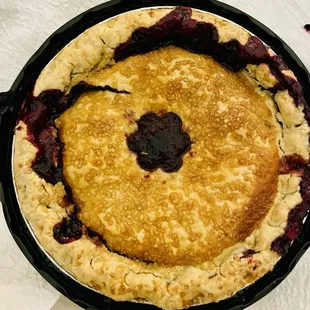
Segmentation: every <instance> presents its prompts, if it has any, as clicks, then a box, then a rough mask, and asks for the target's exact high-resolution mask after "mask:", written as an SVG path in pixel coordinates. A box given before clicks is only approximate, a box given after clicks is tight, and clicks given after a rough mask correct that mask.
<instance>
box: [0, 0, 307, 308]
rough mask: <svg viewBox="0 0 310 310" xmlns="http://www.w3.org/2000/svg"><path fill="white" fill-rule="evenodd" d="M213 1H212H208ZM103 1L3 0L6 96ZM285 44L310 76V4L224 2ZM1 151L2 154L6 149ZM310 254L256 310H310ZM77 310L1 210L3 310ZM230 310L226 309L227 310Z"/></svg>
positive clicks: (1, 77)
mask: <svg viewBox="0 0 310 310" xmlns="http://www.w3.org/2000/svg"><path fill="white" fill-rule="evenodd" d="M206 1H207V0H206ZM102 2H105V1H102V0H82V1H81V0H78V1H76V0H50V1H48V0H27V1H25V0H0V92H1V91H7V90H9V88H10V86H11V85H12V83H13V81H14V79H15V78H16V76H17V75H18V73H19V72H20V70H21V69H22V67H23V66H24V64H25V63H26V62H27V60H28V59H29V58H30V57H31V55H32V54H33V53H34V52H35V51H36V50H37V49H38V48H39V46H40V45H41V44H42V43H43V42H44V41H45V40H46V39H47V37H48V36H49V35H50V34H52V33H53V32H54V31H55V30H57V29H58V28H59V27H60V26H62V25H63V24H64V23H65V22H67V21H68V20H70V19H71V18H73V17H74V16H76V15H77V14H79V13H81V12H83V11H85V10H87V9H89V8H91V7H93V6H95V5H97V4H100V3H102ZM223 2H225V3H228V4H231V5H233V6H235V7H237V8H239V9H241V10H243V11H245V12H246V13H248V14H250V15H252V16H253V17H255V18H256V19H258V20H259V21H261V22H263V23H264V24H265V25H266V26H268V27H269V28H271V29H272V30H273V31H274V32H276V33H277V34H278V35H279V36H280V37H281V38H283V39H284V40H285V41H286V42H287V43H288V44H289V45H290V46H291V47H292V48H293V49H294V51H295V52H296V53H297V55H298V56H299V57H300V58H301V60H302V61H303V62H304V64H305V65H306V67H307V68H308V70H310V33H307V32H306V31H305V30H304V29H303V28H302V26H303V25H305V24H309V23H310V0H224V1H223ZM0 151H1V149H0ZM309 287H310V251H308V252H307V253H306V254H305V255H304V256H303V258H302V259H301V260H300V262H299V263H298V265H297V266H296V267H295V269H294V270H293V271H292V273H291V274H290V275H289V276H288V277H287V278H286V279H285V280H284V281H283V282H282V283H281V284H280V285H279V286H278V287H277V288H276V289H275V290H274V291H272V292H271V293H270V294H268V295H267V296H266V297H265V298H263V299H262V300H260V301H259V302H257V303H256V304H255V305H253V306H251V307H249V308H248V309H250V310H267V309H268V310H269V309H272V310H291V309H294V310H307V309H310V289H309ZM51 309H52V310H77V309H81V308H80V307H78V306H76V305H75V304H73V303H72V302H71V301H69V300H68V299H66V298H65V297H63V296H61V294H60V293H59V292H57V291H56V290H55V289H54V288H53V287H52V286H51V285H49V284H48V283H47V282H46V281H45V280H44V279H43V278H42V277H41V276H40V275H39V274H38V273H37V272H36V271H35V269H34V268H33V267H32V266H31V265H30V264H29V263H28V262H27V260H26V259H25V258H24V256H23V255H22V253H21V251H20V250H19V249H18V247H17V246H16V244H15V242H14V241H13V238H12V237H11V236H10V233H9V231H8V229H7V227H6V224H5V221H4V218H3V212H2V208H0V310H51ZM223 310H224V309H223Z"/></svg>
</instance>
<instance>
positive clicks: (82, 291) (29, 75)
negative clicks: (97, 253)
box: [0, 0, 310, 310]
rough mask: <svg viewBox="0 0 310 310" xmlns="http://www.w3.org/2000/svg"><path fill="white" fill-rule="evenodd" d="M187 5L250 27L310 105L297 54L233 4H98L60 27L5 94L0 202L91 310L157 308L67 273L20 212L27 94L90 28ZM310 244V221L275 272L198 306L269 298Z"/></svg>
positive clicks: (37, 253) (175, 0)
mask: <svg viewBox="0 0 310 310" xmlns="http://www.w3.org/2000/svg"><path fill="white" fill-rule="evenodd" d="M164 5H172V6H177V5H183V6H190V7H193V8H197V9H201V10H204V11H208V12H211V13H214V14H217V15H220V16H222V17H224V18H227V19H229V20H231V21H233V22H236V23H237V24H239V25H241V26H243V27H245V28H246V29H248V30H249V31H251V32H252V33H254V34H255V35H257V36H258V37H259V38H260V39H262V40H263V41H264V42H265V43H266V44H268V45H270V46H271V47H272V48H273V50H274V51H275V52H276V53H277V54H279V55H282V56H283V57H284V59H285V60H286V62H287V64H288V65H289V67H290V68H291V69H292V70H293V71H294V73H295V75H296V76H297V78H298V79H299V81H300V83H301V85H302V86H303V90H304V95H305V99H306V102H307V103H308V104H310V75H309V73H308V71H307V69H306V68H305V66H304V65H303V64H302V62H301V61H300V59H299V58H298V57H297V55H296V54H295V53H294V52H293V51H292V50H291V49H290V47H289V46H288V45H287V44H286V43H284V42H283V41H282V40H281V39H280V38H279V37H278V36H277V35H276V34H275V33H273V32H272V31H271V30H270V29H268V28H267V27H266V26H264V25H263V24H261V23H260V22H258V21H257V20H255V19H254V18H252V17H250V16H249V15H247V14H245V13H243V12H242V11H240V10H238V9H236V8H233V7H231V6H229V5H227V4H224V3H221V2H218V1H216V0H208V1H206V0H159V1H158V0H112V1H110V2H107V3H103V4H101V5H98V6H96V7H94V8H92V9H90V10H88V11H86V12H84V13H82V14H80V15H78V16H77V17H75V18H73V19H72V20H71V21H69V22H68V23H66V24H65V25H64V26H62V27H60V28H59V29H58V30H57V31H56V32H55V33H54V34H52V35H51V36H50V37H49V38H48V39H47V40H46V41H45V43H44V44H43V45H42V46H41V47H40V48H39V49H38V51H37V52H36V53H35V54H34V55H33V56H32V57H31V58H30V60H29V61H28V62H27V64H26V65H25V67H24V68H23V69H22V71H21V72H20V74H19V75H18V77H17V78H16V80H15V82H14V83H13V85H12V87H11V89H10V90H9V91H8V92H6V93H0V143H1V152H0V200H1V202H2V204H3V210H4V215H5V219H6V222H7V225H8V227H9V229H10V232H11V234H12V236H13V238H14V239H15V241H16V243H17V245H18V246H19V248H20V249H21V251H22V252H23V253H24V255H25V256H26V257H27V259H28V260H29V262H30V263H31V264H32V265H33V266H34V267H35V268H36V270H37V271H38V272H39V273H40V274H41V275H42V276H43V277H44V278H45V279H46V280H47V281H48V282H49V283H50V284H51V285H53V286H54V287H55V288H56V289H57V290H58V291H59V292H61V293H62V294H64V295H65V296H67V297H68V298H70V299H71V300H72V301H74V302H75V303H77V304H78V305H80V306H82V307H84V308H85V309H94V310H95V309H107V310H115V309H132V308H133V307H134V308H135V309H137V310H139V309H141V310H142V309H143V310H146V309H157V308H156V307H154V306H150V305H145V304H133V303H130V302H116V301H114V300H112V299H110V298H108V297H105V296H103V295H101V294H100V293H97V292H95V291H93V290H91V289H89V288H87V287H85V286H83V285H81V284H80V283H78V282H76V281H75V280H73V279H72V278H71V277H69V276H68V275H66V274H64V273H63V272H62V271H61V270H60V269H59V268H57V267H56V266H55V264H54V263H52V262H51V260H50V259H49V258H48V256H47V255H46V254H45V253H44V252H43V251H42V250H41V248H40V247H39V245H38V244H37V242H36V241H35V239H34V237H33V236H32V234H31V233H30V231H29V229H28V227H27V225H26V223H25V221H24V219H23V217H22V215H21V213H20V209H19V205H18V202H17V199H16V195H15V191H14V185H13V177H12V172H11V171H12V170H11V154H12V141H13V128H14V126H15V121H16V116H17V112H18V110H19V108H20V106H21V104H22V101H23V99H24V98H25V95H26V93H28V92H30V91H32V89H33V86H34V83H35V81H36V78H37V77H38V75H39V73H40V72H41V71H42V70H43V68H44V67H45V66H46V65H47V64H48V62H49V61H50V60H51V59H52V58H53V57H54V56H55V55H56V54H57V52H58V51H60V50H61V49H62V48H63V47H64V46H65V45H66V44H68V43H69V42H70V41H71V40H73V39H74V38H75V37H77V36H78V35H79V34H80V33H82V32H83V31H84V30H86V29H87V28H89V27H91V26H93V25H95V24H97V23H98V22H101V21H103V20H106V19H108V18H110V17H113V16H116V15H118V14H121V13H124V12H127V11H130V10H133V9H139V8H142V7H150V6H164ZM309 246H310V217H308V218H307V220H306V221H305V224H304V226H303V230H302V232H301V234H300V235H299V236H298V238H297V239H296V240H295V241H294V243H293V244H292V246H291V247H290V249H289V252H288V253H287V254H286V255H285V256H283V257H282V258H281V260H280V261H279V262H278V263H277V265H276V266H275V268H274V269H273V270H272V271H271V272H269V273H268V274H266V275H265V276H264V277H262V278H261V279H259V280H258V281H257V282H255V283H254V284H252V285H250V286H248V287H246V288H245V289H243V290H241V291H239V292H238V293H237V294H236V295H234V296H233V297H231V298H228V299H225V300H223V301H220V302H218V303H212V304H207V305H202V306H197V307H195V308H194V309H197V310H198V309H201V310H211V309H212V310H224V309H226V310H228V309H229V310H241V309H244V308H246V307H248V306H249V305H251V304H253V303H254V302H256V301H257V300H259V299H261V298H262V297H264V296H265V295H266V294H267V293H269V292H270V291H271V290H272V289H273V288H275V287H276V286H277V285H278V284H279V283H280V282H282V280H283V279H284V278H285V277H286V276H287V275H288V274H289V273H290V271H291V270H292V269H293V267H294V266H295V265H296V263H297V262H298V260H299V259H300V257H301V256H302V255H303V254H304V252H305V251H306V250H307V248H308V247H309Z"/></svg>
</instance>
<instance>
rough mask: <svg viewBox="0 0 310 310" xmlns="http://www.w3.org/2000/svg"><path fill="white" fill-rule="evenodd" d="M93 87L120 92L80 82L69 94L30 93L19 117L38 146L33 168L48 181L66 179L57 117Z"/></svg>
mask: <svg viewBox="0 0 310 310" xmlns="http://www.w3.org/2000/svg"><path fill="white" fill-rule="evenodd" d="M92 90H100V91H105V90H109V91H113V92H116V93H126V92H124V91H118V90H116V89H113V88H111V87H109V86H104V87H101V86H93V85H89V84H87V83H85V82H80V83H78V84H77V85H75V86H73V87H72V89H71V91H70V93H69V94H67V95H65V94H64V93H63V92H61V91H60V90H55V89H52V90H46V91H43V92H42V93H41V94H40V95H39V96H38V97H34V96H32V95H29V96H28V97H27V98H26V100H25V102H24V103H23V106H22V108H21V111H20V113H19V116H18V121H19V120H22V121H23V122H24V123H25V124H26V125H27V128H28V139H29V141H30V142H32V143H33V144H34V145H35V146H36V147H37V149H38V152H37V155H36V158H35V159H34V161H33V163H32V167H33V170H34V171H35V172H36V173H37V174H38V175H39V176H40V177H41V178H43V179H44V180H45V181H46V182H48V183H51V184H56V183H57V182H60V181H62V180H63V178H62V160H61V159H62V156H61V155H62V144H61V142H60V141H59V139H58V138H57V135H55V131H56V132H57V130H56V127H55V124H54V120H55V119H56V118H57V117H58V116H59V115H60V114H61V113H63V112H64V111H65V110H66V109H68V108H69V107H71V106H72V105H73V104H74V103H75V102H76V101H77V99H78V98H79V97H80V96H81V95H82V94H83V93H85V92H87V91H92Z"/></svg>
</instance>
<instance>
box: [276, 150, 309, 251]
mask: <svg viewBox="0 0 310 310" xmlns="http://www.w3.org/2000/svg"><path fill="white" fill-rule="evenodd" d="M287 162H288V164H287V167H290V168H291V169H292V170H290V171H296V170H297V171H301V173H302V177H301V183H300V194H301V197H302V202H301V203H300V204H298V205H297V206H296V207H295V208H293V209H292V210H291V211H290V212H289V215H288V221H287V225H286V228H285V231H284V234H283V235H282V236H280V237H278V238H277V239H275V240H274V241H273V243H272V244H271V248H272V249H273V250H274V251H276V252H278V253H279V254H281V255H283V254H285V253H287V251H288V249H289V247H290V245H291V243H292V241H293V240H294V239H296V238H297V236H298V234H299V233H300V232H301V229H302V226H303V219H304V218H305V217H306V216H307V214H308V212H309V207H310V165H309V164H307V163H305V161H303V159H302V158H300V156H298V155H292V156H291V157H289V159H288V160H287ZM286 171H287V170H286ZM286 173H289V172H286Z"/></svg>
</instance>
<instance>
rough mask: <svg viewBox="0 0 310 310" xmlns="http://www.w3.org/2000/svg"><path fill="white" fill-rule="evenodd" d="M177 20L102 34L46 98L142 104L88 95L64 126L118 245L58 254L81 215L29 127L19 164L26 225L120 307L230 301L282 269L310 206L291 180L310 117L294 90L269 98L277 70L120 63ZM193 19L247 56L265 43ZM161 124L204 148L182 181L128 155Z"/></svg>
mask: <svg viewBox="0 0 310 310" xmlns="http://www.w3.org/2000/svg"><path fill="white" fill-rule="evenodd" d="M172 10H173V8H161V9H159V8H156V9H143V10H137V11H130V12H128V13H125V14H123V15H120V16H117V17H115V18H113V19H111V20H108V21H105V22H102V23H100V24H97V25H95V26H93V27H91V28H89V29H88V30H86V31H85V32H84V33H82V34H81V35H80V36H79V37H77V38H76V39H75V40H74V41H73V42H71V43H70V44H69V45H68V46H66V47H65V48H64V49H63V50H62V51H61V52H60V53H59V54H58V55H57V56H56V57H55V58H54V59H53V60H52V61H51V62H50V63H49V64H48V66H47V67H46V68H45V69H44V70H43V71H42V73H41V74H40V76H39V78H38V80H37V82H36V84H35V88H34V96H38V95H39V94H40V93H41V92H42V91H45V90H49V89H58V90H61V91H63V92H65V93H68V92H70V90H71V89H72V87H73V86H74V85H76V84H78V83H79V82H81V81H85V82H87V83H89V84H91V85H95V86H102V87H104V86H106V85H109V86H110V87H112V88H114V89H117V90H122V91H126V92H128V93H114V92H112V91H102V92H101V91H92V92H87V93H85V94H83V95H82V96H81V97H80V98H79V99H78V100H77V102H76V103H75V104H74V105H73V106H72V107H71V108H69V109H67V110H66V111H65V112H64V113H62V114H61V116H60V117H59V118H57V119H56V121H55V123H56V126H57V128H58V134H59V137H60V140H61V141H62V142H63V143H64V149H63V165H64V168H63V174H64V177H65V179H66V182H67V183H68V185H69V186H70V187H71V189H72V195H73V198H74V201H75V202H76V203H77V204H78V205H79V207H80V211H79V217H80V219H81V221H82V222H83V223H84V224H85V225H86V226H87V227H88V228H90V229H92V230H94V231H96V232H98V233H99V234H100V235H102V236H103V239H104V240H105V242H106V243H105V244H102V243H100V244H98V243H96V242H94V240H93V239H92V238H91V237H90V236H89V235H88V234H87V233H83V235H82V237H81V238H80V239H78V240H75V241H74V242H70V243H67V244H60V243H59V242H57V241H56V240H55V238H54V236H53V229H54V227H55V225H56V224H57V223H59V222H60V221H61V220H62V219H64V218H66V217H67V216H68V214H69V213H70V212H72V209H73V205H72V204H71V203H67V202H66V195H67V193H66V190H65V187H64V184H62V183H61V182H58V183H56V184H55V185H53V184H51V183H49V182H46V181H45V180H44V179H43V178H41V177H40V176H39V175H38V174H37V173H36V172H35V171H34V170H33V168H32V165H33V161H34V159H35V157H36V154H37V152H38V149H37V147H36V146H35V145H34V144H33V143H32V142H31V141H29V137H28V134H29V132H28V131H29V128H27V124H26V123H25V122H23V121H22V120H20V121H19V122H18V124H17V125H16V130H15V146H14V157H13V168H14V178H15V184H16V189H17V194H18V199H19V202H20V206H21V210H22V213H23V215H24V216H25V218H26V219H27V221H28V222H29V223H30V225H31V227H32V229H33V231H34V233H35V235H36V238H37V239H38V241H39V243H40V244H41V245H42V247H43V248H44V249H45V250H46V251H47V252H48V253H49V255H50V256H51V257H52V258H53V259H54V260H55V261H56V262H57V263H58V264H59V265H60V266H62V267H63V268H64V269H65V270H67V271H68V272H69V273H70V274H72V275H73V276H74V277H75V278H76V279H77V280H78V281H80V282H82V283H84V284H86V285H88V286H90V287H91V288H93V289H95V290H97V291H99V292H101V293H102V294H104V295H106V296H109V297H111V298H113V299H115V300H117V301H125V300H133V301H137V302H145V303H151V304H154V305H156V306H158V307H160V308H164V309H180V308H186V307H189V306H191V305H197V304H206V303H210V302H214V301H219V300H222V299H225V298H227V297H230V296H233V295H234V294H235V293H236V292H238V291H239V290H241V289H242V288H244V287H245V286H247V285H249V284H251V283H253V282H255V281H256V280H257V279H259V278H261V277H262V276H263V275H265V274H266V273H267V272H268V271H270V270H272V269H273V267H274V265H275V264H276V263H277V261H278V260H279V259H280V257H281V253H278V252H277V251H275V250H274V248H272V244H273V242H274V240H276V239H277V238H281V236H283V234H284V233H285V231H286V228H287V225H288V217H289V214H290V211H291V210H293V209H294V208H295V207H296V206H298V205H300V204H301V203H302V200H303V199H302V195H301V193H300V185H301V180H302V172H301V171H300V169H293V170H292V169H291V170H290V169H289V170H288V171H284V170H285V169H283V167H282V166H283V165H284V163H287V162H288V159H289V158H292V157H293V156H295V157H296V156H298V155H299V157H300V158H303V159H304V161H305V162H308V159H309V155H308V154H309V126H308V122H307V119H306V116H305V114H304V109H305V107H304V106H303V104H301V103H298V104H297V103H296V102H294V101H296V100H295V99H294V98H293V97H292V96H291V95H290V92H289V90H287V89H279V90H277V91H276V92H275V93H274V94H273V93H271V92H270V91H268V90H266V89H271V88H275V87H276V85H277V84H278V82H279V81H278V80H277V78H276V77H275V76H274V75H273V74H272V72H271V70H270V68H269V66H268V65H267V64H266V63H260V64H249V65H247V67H246V68H245V69H243V70H241V71H240V72H238V73H232V72H231V71H229V70H228V69H226V68H224V67H223V66H222V65H220V64H218V63H217V62H216V61H215V60H213V58H211V57H209V56H204V55H199V54H195V53H191V52H189V51H186V50H184V49H181V48H179V47H175V46H167V47H164V48H161V49H159V50H154V51H152V52H149V53H146V54H143V55H136V56H132V57H129V58H126V59H124V60H121V61H119V62H116V61H115V59H114V52H115V49H116V48H117V47H118V46H119V45H120V44H121V43H124V42H126V41H127V40H128V39H129V38H130V37H131V35H132V33H133V32H134V31H135V30H136V29H138V28H140V27H146V28H147V27H151V26H152V25H154V24H155V23H157V22H158V21H159V20H161V19H162V18H163V17H164V16H166V15H167V14H169V13H171V11H172ZM192 18H193V19H195V20H198V21H203V22H206V23H211V24H213V25H214V26H215V27H216V29H217V31H218V34H219V42H220V43H225V42H229V41H231V40H238V41H239V42H240V43H241V44H242V45H244V44H246V43H247V42H248V40H249V39H250V37H251V35H250V34H249V33H248V32H247V31H245V30H244V29H243V28H241V27H239V26H237V25H235V24H233V23H231V22H228V21H225V20H222V19H221V18H219V17H217V16H214V15H211V14H208V13H205V12H201V11H197V10H192ZM268 52H269V54H270V55H275V54H274V52H273V51H272V50H270V49H269V50H268ZM282 73H283V74H284V75H285V76H288V77H291V78H292V79H295V80H297V79H296V77H295V76H294V73H293V72H292V71H290V70H283V71H282ZM202 103H203V106H202ZM149 111H152V112H155V113H157V114H161V113H166V112H175V113H176V114H178V115H179V116H180V118H181V119H182V122H183V130H184V131H186V132H187V133H188V134H189V136H190V138H191V140H192V145H191V150H190V151H189V152H187V153H186V154H185V155H184V156H183V165H182V167H181V169H180V170H179V171H178V172H175V173H165V172H163V170H161V169H157V170H155V171H153V172H148V171H145V170H143V169H141V168H140V167H139V166H138V164H137V163H136V154H134V153H132V152H130V151H129V150H128V147H127V144H126V136H125V135H127V136H128V135H130V134H131V133H133V132H134V131H135V130H137V123H136V120H138V119H140V118H141V116H142V115H143V114H145V113H147V112H149ZM55 134H57V132H56V133H55ZM281 171H282V172H281ZM283 171H284V172H283ZM141 202H143V203H141Z"/></svg>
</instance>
